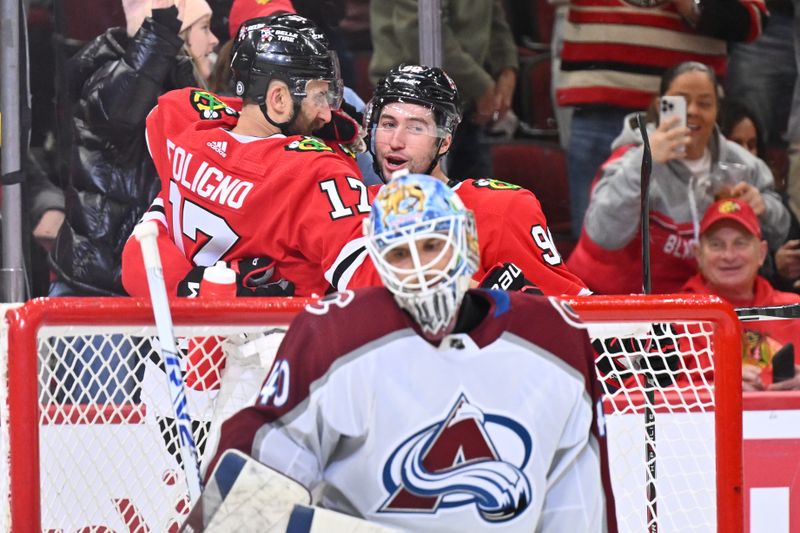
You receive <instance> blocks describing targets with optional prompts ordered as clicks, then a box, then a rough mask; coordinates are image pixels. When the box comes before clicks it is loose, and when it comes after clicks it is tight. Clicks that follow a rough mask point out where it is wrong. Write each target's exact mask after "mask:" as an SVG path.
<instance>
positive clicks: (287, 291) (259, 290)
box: [178, 257, 294, 298]
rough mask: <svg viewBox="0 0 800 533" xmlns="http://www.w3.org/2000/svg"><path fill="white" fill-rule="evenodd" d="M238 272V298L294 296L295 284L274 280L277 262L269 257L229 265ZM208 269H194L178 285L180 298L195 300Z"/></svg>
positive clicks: (249, 259) (244, 260) (240, 260)
mask: <svg viewBox="0 0 800 533" xmlns="http://www.w3.org/2000/svg"><path fill="white" fill-rule="evenodd" d="M228 266H229V267H230V268H231V269H233V270H234V271H235V272H236V296H294V283H292V282H291V281H289V280H286V279H278V280H273V279H272V277H273V275H274V274H275V261H273V260H272V259H271V258H269V257H251V258H247V259H238V260H235V261H231V262H229V263H228ZM205 269H206V267H194V268H193V269H192V270H190V271H189V273H188V274H187V275H186V277H184V278H183V280H181V282H180V283H178V296H185V297H187V298H194V297H196V296H197V295H198V293H199V291H200V281H201V280H202V279H203V272H204V271H205Z"/></svg>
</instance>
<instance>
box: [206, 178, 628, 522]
mask: <svg viewBox="0 0 800 533" xmlns="http://www.w3.org/2000/svg"><path fill="white" fill-rule="evenodd" d="M365 234H366V235H367V237H368V249H369V253H370V256H371V257H372V260H373V262H374V263H375V265H376V267H377V268H378V271H379V272H380V275H381V278H382V280H383V282H384V284H385V286H386V288H370V289H363V290H359V291H356V292H355V293H353V292H350V291H346V292H342V293H335V294H333V295H330V296H328V297H326V298H324V299H322V300H320V301H319V302H318V303H316V304H314V305H309V306H307V308H306V310H305V311H304V312H303V313H301V314H300V315H299V316H298V317H297V318H296V319H295V320H294V322H293V323H292V325H291V327H290V328H289V331H288V333H287V335H286V337H285V339H284V341H283V343H282V344H281V346H280V348H279V350H278V354H277V357H276V360H275V363H274V365H273V367H272V370H271V373H270V376H269V377H268V378H267V380H266V382H265V384H264V386H263V388H262V390H261V393H260V396H259V398H258V399H257V401H256V404H255V405H254V406H252V407H250V408H247V409H245V410H243V411H240V412H239V413H238V414H237V415H235V416H234V417H233V418H231V419H230V420H228V421H227V422H226V423H225V424H224V425H223V428H222V437H221V441H220V446H219V453H221V452H223V451H224V450H226V449H238V450H241V451H242V452H244V453H246V454H249V455H251V456H253V457H255V458H256V459H258V460H259V461H261V462H263V463H265V464H267V465H269V466H271V467H272V468H274V469H276V470H278V471H279V472H282V473H284V474H286V475H287V476H289V477H291V478H293V479H295V480H297V481H298V482H300V483H301V484H302V485H304V486H305V487H307V488H309V489H314V491H315V493H316V494H318V495H319V498H318V500H319V501H318V504H319V505H320V506H321V507H324V508H327V509H331V510H335V511H338V512H340V513H345V514H349V515H352V516H355V517H359V518H362V519H365V520H368V521H370V522H373V523H376V524H382V525H384V526H388V527H392V528H398V529H401V530H405V531H415V532H427V531H436V532H446V531H452V532H465V531H470V532H477V531H498V532H520V533H522V532H525V533H531V532H534V531H536V532H570V533H572V532H576V531H580V532H602V531H608V530H611V531H615V530H616V526H615V517H614V506H613V498H612V496H611V491H610V484H609V483H608V477H607V476H608V469H607V467H606V462H605V440H604V435H603V431H604V428H603V426H602V421H598V419H597V413H598V412H599V410H598V409H596V405H597V402H598V401H599V395H600V390H599V386H598V385H597V383H596V381H595V377H594V367H593V355H592V348H591V345H590V343H589V338H588V336H587V334H586V332H585V331H584V330H581V329H576V328H574V327H573V326H571V325H569V324H568V323H566V322H565V321H564V319H563V318H562V315H561V313H560V311H559V306H560V305H561V304H559V303H558V302H557V301H556V300H553V299H548V298H544V297H538V296H531V295H526V294H521V293H506V292H501V291H496V290H469V284H470V277H471V275H472V273H473V272H474V270H475V268H476V265H477V264H478V249H479V248H478V243H477V234H476V231H475V228H474V224H473V219H472V213H471V212H470V211H469V210H467V209H465V208H464V207H463V204H461V201H460V200H459V199H458V197H457V196H456V195H455V194H454V193H453V192H452V191H451V190H450V189H448V188H447V187H446V185H444V184H443V183H441V182H440V181H438V180H436V179H433V178H431V177H429V176H425V175H419V174H412V175H407V176H403V177H400V178H396V179H394V180H392V181H391V182H390V183H389V184H387V185H385V186H384V187H383V189H382V190H381V192H380V193H379V195H378V197H377V198H376V201H375V203H374V204H373V208H372V212H371V215H370V218H369V220H368V221H366V222H365ZM287 512H288V510H287Z"/></svg>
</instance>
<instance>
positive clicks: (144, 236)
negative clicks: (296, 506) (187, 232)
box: [133, 221, 201, 502]
mask: <svg viewBox="0 0 800 533" xmlns="http://www.w3.org/2000/svg"><path fill="white" fill-rule="evenodd" d="M133 234H134V236H135V237H136V240H138V241H139V244H140V245H141V247H142V257H143V259H144V267H145V270H146V271H147V285H148V287H149V289H150V301H151V302H152V304H153V315H154V316H155V320H156V330H157V331H158V342H159V344H161V355H162V356H163V358H164V368H165V370H166V373H167V382H168V384H169V394H170V397H171V398H172V410H173V411H174V413H175V421H176V424H177V427H178V435H179V438H180V453H181V459H182V461H183V470H184V473H185V474H186V485H187V486H188V487H189V499H190V500H191V501H192V502H196V501H197V500H198V499H199V498H200V491H201V485H200V465H199V463H198V454H197V445H196V444H195V442H194V437H193V436H192V425H191V420H190V419H189V412H188V410H187V404H186V392H185V391H184V382H183V373H182V372H181V362H180V358H179V357H178V351H177V344H176V343H175V334H174V333H173V331H172V315H171V314H170V311H169V299H168V298H167V288H166V286H165V285H164V272H163V270H162V269H161V257H160V256H159V253H158V244H157V242H156V238H157V237H158V226H157V225H156V222H154V221H147V222H142V223H141V224H139V225H137V226H136V227H135V228H134V230H133Z"/></svg>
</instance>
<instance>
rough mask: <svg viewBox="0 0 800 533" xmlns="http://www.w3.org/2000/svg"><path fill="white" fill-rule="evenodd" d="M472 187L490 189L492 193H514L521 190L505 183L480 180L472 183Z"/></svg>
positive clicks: (485, 179) (486, 179)
mask: <svg viewBox="0 0 800 533" xmlns="http://www.w3.org/2000/svg"><path fill="white" fill-rule="evenodd" d="M472 185H474V186H475V187H479V188H481V189H492V190H493V191H516V190H518V189H521V188H522V187H520V186H519V185H514V184H513V183H507V182H505V181H500V180H493V179H488V178H481V179H478V180H475V181H473V182H472Z"/></svg>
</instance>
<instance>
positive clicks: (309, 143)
mask: <svg viewBox="0 0 800 533" xmlns="http://www.w3.org/2000/svg"><path fill="white" fill-rule="evenodd" d="M284 149H285V150H289V151H293V152H333V148H331V147H330V146H328V145H327V144H325V143H324V142H322V141H320V140H319V139H315V138H314V137H303V138H301V139H298V140H295V141H292V142H290V143H289V144H287V145H286V146H284Z"/></svg>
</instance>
